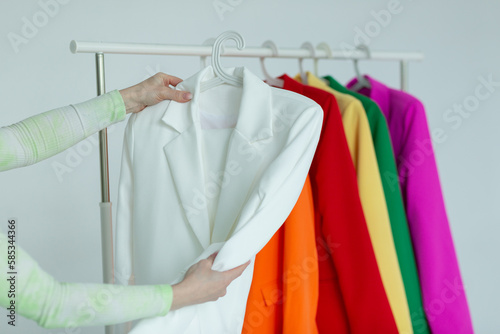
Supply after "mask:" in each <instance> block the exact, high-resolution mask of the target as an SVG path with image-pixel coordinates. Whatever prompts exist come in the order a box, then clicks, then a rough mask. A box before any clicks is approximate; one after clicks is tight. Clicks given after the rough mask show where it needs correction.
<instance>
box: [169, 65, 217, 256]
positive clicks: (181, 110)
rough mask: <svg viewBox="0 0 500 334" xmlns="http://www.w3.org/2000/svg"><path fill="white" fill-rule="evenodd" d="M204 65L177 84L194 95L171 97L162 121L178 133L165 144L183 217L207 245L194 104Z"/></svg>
mask: <svg viewBox="0 0 500 334" xmlns="http://www.w3.org/2000/svg"><path fill="white" fill-rule="evenodd" d="M206 70H207V69H204V70H202V71H200V72H198V74H197V75H195V76H192V77H190V78H189V79H187V80H185V81H183V82H181V83H180V84H179V85H177V89H179V90H187V91H191V92H193V99H192V100H191V101H190V102H187V103H177V102H175V101H171V103H169V106H168V107H167V110H166V111H165V113H164V115H163V118H162V121H163V122H164V123H165V124H167V125H168V126H169V127H171V128H172V129H173V130H175V131H176V132H178V133H179V135H177V136H176V137H175V138H173V139H172V140H170V141H169V142H168V143H167V144H166V145H165V146H164V147H163V150H164V152H165V157H166V159H167V162H168V165H169V167H170V171H171V173H172V179H173V182H174V184H175V190H176V192H177V195H178V197H179V201H180V204H181V206H182V208H183V209H184V213H185V216H186V219H187V221H188V223H189V225H190V226H191V229H192V230H193V232H194V234H195V236H196V238H197V239H198V241H199V242H200V244H201V245H202V246H203V248H206V247H208V246H209V245H210V225H209V221H208V212H207V205H206V196H205V176H204V172H203V160H202V151H201V150H202V146H201V144H202V143H201V132H200V131H201V129H200V123H199V118H198V115H197V112H196V111H195V110H194V108H193V105H194V103H196V99H197V94H196V93H195V92H197V87H198V86H199V84H198V81H199V80H200V78H202V77H203V75H204V73H205V72H206Z"/></svg>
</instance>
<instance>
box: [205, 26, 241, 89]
mask: <svg viewBox="0 0 500 334" xmlns="http://www.w3.org/2000/svg"><path fill="white" fill-rule="evenodd" d="M228 39H232V40H234V41H235V42H236V47H237V48H238V50H241V49H243V48H244V47H245V40H244V39H243V36H241V35H240V34H239V33H237V32H236V31H226V32H223V33H222V34H220V35H219V36H218V37H217V38H216V39H215V42H214V45H213V47H212V67H213V70H214V72H215V76H216V77H215V78H213V79H210V80H207V81H203V82H201V84H200V91H202V92H203V91H206V90H208V89H210V88H213V87H216V86H219V85H222V84H229V85H233V86H237V87H241V86H243V78H242V77H238V76H235V75H230V74H228V73H226V72H225V71H224V69H223V68H222V66H221V63H220V54H221V50H222V44H223V43H224V42H225V41H226V40H228Z"/></svg>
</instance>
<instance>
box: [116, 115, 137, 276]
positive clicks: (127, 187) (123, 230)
mask: <svg viewBox="0 0 500 334" xmlns="http://www.w3.org/2000/svg"><path fill="white" fill-rule="evenodd" d="M135 119H136V114H133V115H131V116H130V119H129V121H128V123H127V127H126V128H125V135H124V138H123V152H122V161H121V170H120V182H119V186H118V205H117V211H116V238H115V240H116V254H115V279H116V282H117V283H118V284H124V285H127V284H134V270H133V269H134V265H133V257H132V254H133V246H134V245H133V237H132V236H133V217H134V212H133V208H134V197H133V194H134V177H133V159H134V156H133V155H134V154H133V153H134V131H133V125H134V122H135Z"/></svg>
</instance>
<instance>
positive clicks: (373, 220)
mask: <svg viewBox="0 0 500 334" xmlns="http://www.w3.org/2000/svg"><path fill="white" fill-rule="evenodd" d="M306 74H307V80H308V83H309V85H311V86H313V87H316V88H320V89H323V90H325V91H327V92H329V93H331V94H333V95H334V96H335V98H336V99H337V101H338V104H339V108H340V111H341V112H342V122H343V124H344V130H345V134H346V138H347V143H348V145H349V149H350V151H351V155H352V160H353V162H354V167H355V168H356V171H357V176H358V186H359V194H360V198H361V204H362V205H363V212H364V214H365V218H366V222H367V224H368V230H369V232H370V237H371V240H372V244H373V248H374V250H375V256H376V258H377V264H378V266H379V269H380V274H381V276H382V282H383V283H384V288H385V291H386V293H387V297H388V299H389V303H390V305H391V309H392V312H393V314H394V318H395V320H396V324H397V326H398V330H399V333H413V329H412V325H411V320H410V312H409V308H408V302H407V299H406V293H405V290H404V285H403V279H402V277H401V269H400V268H399V263H398V259H397V255H396V249H395V246H394V238H393V235H392V230H391V226H390V222H389V213H388V211H387V205H386V200H385V196H384V190H383V187H382V181H381V179H380V172H379V168H378V164H377V158H376V155H375V149H374V146H373V140H372V135H371V132H370V127H369V125H368V119H367V116H366V112H365V110H364V109H363V106H362V105H361V103H360V102H359V101H358V100H356V99H355V98H354V97H352V96H350V95H347V94H343V93H340V92H338V91H336V90H333V89H332V88H330V87H329V86H328V85H327V84H326V83H324V82H323V81H321V80H320V79H319V78H317V77H315V76H314V75H312V74H311V73H310V72H307V73H306ZM295 79H296V80H300V75H297V76H296V77H295Z"/></svg>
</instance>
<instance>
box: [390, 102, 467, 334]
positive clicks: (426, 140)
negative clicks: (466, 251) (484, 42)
mask: <svg viewBox="0 0 500 334" xmlns="http://www.w3.org/2000/svg"><path fill="white" fill-rule="evenodd" d="M405 115H406V118H405V128H406V135H405V139H406V140H405V143H404V148H403V149H402V152H401V156H400V158H399V165H398V171H399V178H400V182H401V190H402V193H403V199H404V202H405V204H406V212H407V215H408V224H409V227H410V231H411V237H412V241H413V247H414V250H415V257H416V260H417V267H418V271H419V276H420V282H421V284H422V295H423V302H424V310H425V312H426V315H427V319H428V321H429V325H430V327H431V331H432V333H473V328H472V322H471V317H470V313H469V307H468V305H467V298H466V294H465V289H464V285H463V282H462V276H461V274H460V269H459V264H458V260H457V257H456V254H455V246H454V244H453V238H452V235H451V231H450V225H449V222H448V217H447V214H446V209H445V203H444V200H443V194H442V191H441V185H440V182H439V175H438V170H437V164H436V160H435V157H434V150H433V148H432V142H431V137H430V134H429V129H428V125H427V118H426V116H425V110H424V106H423V105H422V104H421V103H420V101H416V102H413V103H412V104H411V105H409V106H408V107H407V109H406V110H405ZM436 305H439V306H440V307H441V306H442V308H438V307H437V306H436ZM443 305H444V306H443Z"/></svg>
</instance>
